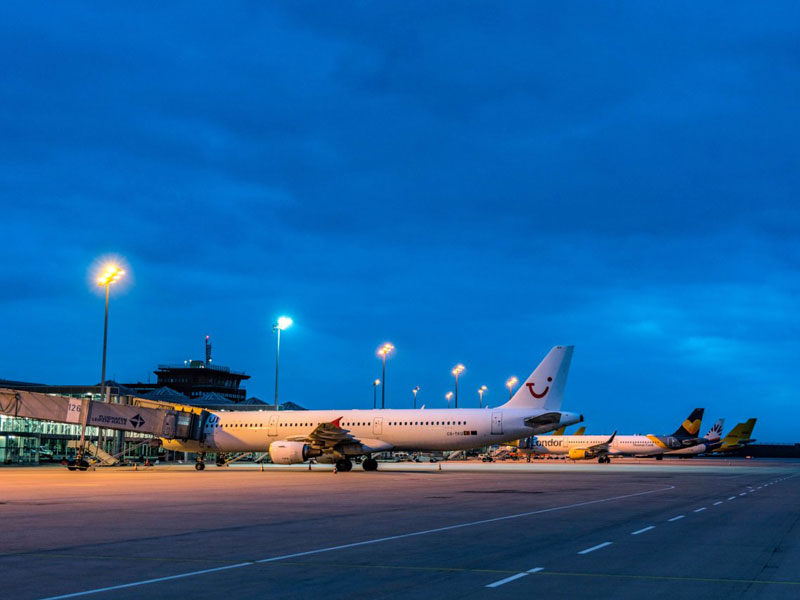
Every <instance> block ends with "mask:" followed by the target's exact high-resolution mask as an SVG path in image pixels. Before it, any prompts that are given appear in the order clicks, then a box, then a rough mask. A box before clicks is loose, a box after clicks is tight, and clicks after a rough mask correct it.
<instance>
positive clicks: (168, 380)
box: [0, 343, 302, 465]
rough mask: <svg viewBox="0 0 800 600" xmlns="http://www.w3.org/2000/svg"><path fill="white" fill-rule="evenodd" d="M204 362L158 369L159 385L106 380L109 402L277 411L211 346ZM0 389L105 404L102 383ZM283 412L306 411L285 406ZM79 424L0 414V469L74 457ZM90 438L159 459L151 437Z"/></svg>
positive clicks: (2, 383)
mask: <svg viewBox="0 0 800 600" xmlns="http://www.w3.org/2000/svg"><path fill="white" fill-rule="evenodd" d="M206 348H207V352H206V360H204V361H195V360H192V361H186V362H185V363H183V364H180V365H164V364H160V365H158V367H157V369H156V370H155V371H154V374H155V375H156V378H157V380H156V383H141V382H137V383H125V384H121V383H117V382H115V381H107V382H106V385H107V387H108V394H109V396H110V401H111V402H112V403H115V404H130V403H131V402H130V399H131V398H144V399H146V400H153V401H160V402H170V403H174V404H181V405H187V406H195V407H200V408H205V409H210V410H274V405H273V404H272V403H266V402H264V401H262V400H260V399H259V398H255V397H251V398H247V390H246V389H245V388H244V387H242V383H243V382H244V381H246V380H247V379H249V378H250V376H249V375H247V374H245V373H244V372H242V371H234V370H232V369H229V368H228V367H223V366H218V365H212V364H211V356H210V345H209V344H208V343H207V346H206ZM0 388H8V389H13V390H23V391H29V392H38V393H43V394H54V395H58V396H67V397H71V398H88V399H89V400H91V401H95V402H100V401H102V393H101V388H100V385H98V384H95V385H47V384H42V383H31V382H23V381H16V380H8V379H0ZM280 408H281V409H282V410H302V407H300V406H298V405H296V404H294V403H291V402H287V403H285V404H282V405H281V407H280ZM80 429H81V428H80V425H78V424H71V423H55V422H52V421H39V420H35V419H25V418H17V417H13V416H5V415H0V465H3V464H36V463H39V462H47V461H52V460H61V459H62V458H65V457H67V456H69V455H71V454H73V453H74V449H73V448H74V445H75V440H78V439H79V438H80ZM86 436H87V439H88V440H89V442H90V443H91V444H93V445H94V446H95V447H96V448H99V451H98V456H99V455H100V453H104V454H107V455H109V456H114V455H119V458H120V459H133V460H141V459H144V458H149V459H151V460H153V459H155V458H156V457H157V453H158V449H157V448H154V447H151V445H150V444H149V443H148V441H149V440H150V439H151V436H150V435H147V434H142V433H136V432H127V433H123V432H120V431H114V430H105V429H99V428H97V427H87V428H86Z"/></svg>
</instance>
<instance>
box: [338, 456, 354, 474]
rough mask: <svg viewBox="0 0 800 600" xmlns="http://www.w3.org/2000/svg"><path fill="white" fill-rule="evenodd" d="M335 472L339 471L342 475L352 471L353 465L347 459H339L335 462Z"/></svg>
mask: <svg viewBox="0 0 800 600" xmlns="http://www.w3.org/2000/svg"><path fill="white" fill-rule="evenodd" d="M336 470H337V471H341V472H342V473H347V472H348V471H352V470H353V463H352V462H350V459H349V458H340V459H339V460H337V461H336Z"/></svg>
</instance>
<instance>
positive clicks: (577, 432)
mask: <svg viewBox="0 0 800 600" xmlns="http://www.w3.org/2000/svg"><path fill="white" fill-rule="evenodd" d="M584 433H586V427H578V429H576V430H575V433H573V434H572V435H583V434H584Z"/></svg>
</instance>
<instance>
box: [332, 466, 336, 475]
mask: <svg viewBox="0 0 800 600" xmlns="http://www.w3.org/2000/svg"><path fill="white" fill-rule="evenodd" d="M336 473H337V471H336V467H333V474H334V475H336Z"/></svg>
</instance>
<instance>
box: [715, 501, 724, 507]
mask: <svg viewBox="0 0 800 600" xmlns="http://www.w3.org/2000/svg"><path fill="white" fill-rule="evenodd" d="M720 504H722V500H720V501H718V502H714V506H718V505H720Z"/></svg>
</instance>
